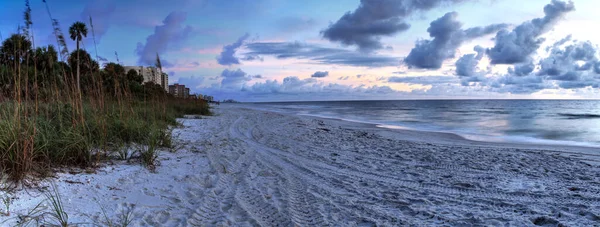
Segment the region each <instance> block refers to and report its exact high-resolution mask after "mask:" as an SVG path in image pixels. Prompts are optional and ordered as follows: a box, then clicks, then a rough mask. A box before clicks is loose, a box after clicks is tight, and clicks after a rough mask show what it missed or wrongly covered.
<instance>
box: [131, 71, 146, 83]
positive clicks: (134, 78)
mask: <svg viewBox="0 0 600 227" xmlns="http://www.w3.org/2000/svg"><path fill="white" fill-rule="evenodd" d="M127 80H128V81H129V82H130V83H137V84H140V85H141V84H142V83H143V82H144V77H143V76H142V75H140V74H138V72H137V71H135V69H130V70H129V71H128V72H127Z"/></svg>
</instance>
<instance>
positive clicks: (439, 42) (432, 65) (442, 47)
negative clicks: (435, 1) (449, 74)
mask: <svg viewBox="0 0 600 227" xmlns="http://www.w3.org/2000/svg"><path fill="white" fill-rule="evenodd" d="M457 17H458V13H456V12H450V13H447V14H446V15H444V16H443V17H440V18H439V19H437V20H434V21H433V22H431V24H430V26H429V28H428V29H427V32H429V36H431V37H432V38H433V40H419V41H417V43H416V46H415V48H413V49H412V50H411V51H410V53H409V54H408V56H407V57H406V58H405V59H404V63H406V64H407V65H408V66H409V67H416V68H422V69H439V68H441V67H442V63H443V62H444V60H446V59H450V58H454V55H455V54H456V49H458V48H459V47H460V46H461V45H462V44H463V43H464V42H466V41H469V40H472V39H475V38H479V37H481V36H484V35H489V34H492V33H494V32H497V31H499V30H500V29H503V28H506V27H507V25H506V24H494V25H489V26H486V27H474V28H469V29H466V30H463V29H461V27H462V23H461V22H459V21H458V20H457Z"/></svg>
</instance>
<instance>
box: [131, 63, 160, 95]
mask: <svg viewBox="0 0 600 227" xmlns="http://www.w3.org/2000/svg"><path fill="white" fill-rule="evenodd" d="M123 68H125V72H129V70H132V69H133V70H135V71H136V72H137V73H138V75H142V77H143V78H144V82H143V83H150V82H152V83H154V84H158V85H160V86H161V87H162V88H163V89H165V91H167V92H168V91H169V75H167V74H166V73H163V72H162V70H161V69H160V68H156V67H144V66H124V67H123Z"/></svg>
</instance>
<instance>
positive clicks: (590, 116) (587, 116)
mask: <svg viewBox="0 0 600 227" xmlns="http://www.w3.org/2000/svg"><path fill="white" fill-rule="evenodd" d="M558 115H559V116H563V117H566V118H568V119H595V118H600V114H567V113H559V114H558Z"/></svg>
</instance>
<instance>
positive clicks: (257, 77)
mask: <svg viewBox="0 0 600 227" xmlns="http://www.w3.org/2000/svg"><path fill="white" fill-rule="evenodd" d="M252 78H254V79H262V78H263V76H262V75H254V76H252Z"/></svg>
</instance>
